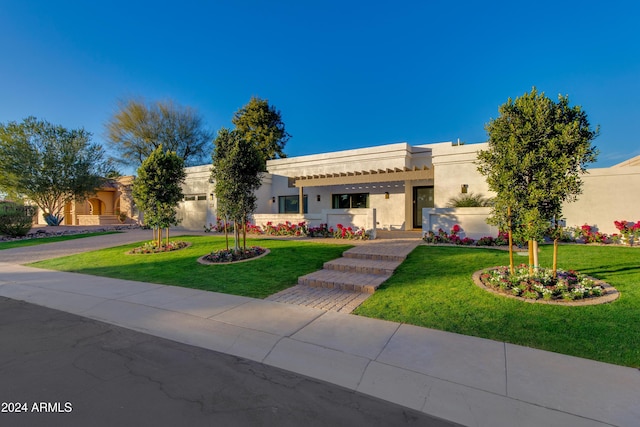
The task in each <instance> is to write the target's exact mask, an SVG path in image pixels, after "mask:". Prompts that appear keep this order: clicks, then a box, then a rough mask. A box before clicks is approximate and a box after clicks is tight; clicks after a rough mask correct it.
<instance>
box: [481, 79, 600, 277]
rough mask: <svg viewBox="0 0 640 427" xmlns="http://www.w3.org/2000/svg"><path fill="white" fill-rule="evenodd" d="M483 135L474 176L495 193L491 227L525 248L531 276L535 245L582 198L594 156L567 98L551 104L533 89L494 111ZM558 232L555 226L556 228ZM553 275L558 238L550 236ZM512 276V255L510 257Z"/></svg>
mask: <svg viewBox="0 0 640 427" xmlns="http://www.w3.org/2000/svg"><path fill="white" fill-rule="evenodd" d="M498 111H499V112H500V115H499V117H498V118H497V119H493V120H491V121H490V122H489V123H488V124H487V126H486V130H487V133H488V135H489V148H488V150H484V151H480V153H479V154H478V161H477V164H478V170H479V171H480V173H481V174H483V175H484V176H486V179H487V183H488V185H489V188H490V189H491V190H493V191H495V192H496V197H495V199H494V208H493V212H492V215H491V217H490V218H489V222H490V223H492V224H495V225H497V226H499V227H500V229H502V230H505V229H506V230H508V231H509V233H510V236H516V238H519V239H521V240H525V241H528V242H529V265H530V272H531V273H533V270H532V269H533V267H534V265H535V264H536V262H534V259H533V256H534V252H533V248H534V242H537V241H539V240H541V239H542V237H543V236H544V234H545V232H547V231H548V229H549V226H550V225H551V224H557V223H558V220H559V219H560V218H561V217H562V204H563V203H564V202H571V201H574V200H576V198H577V196H578V195H579V194H580V193H581V192H582V180H581V178H580V177H581V175H582V174H583V173H585V172H586V169H585V168H586V165H587V164H589V163H591V162H594V161H595V160H596V156H597V150H596V148H595V147H593V146H592V145H591V144H592V141H593V140H594V139H595V138H596V136H597V135H598V129H595V130H593V129H591V127H590V125H589V121H588V120H587V115H586V113H585V112H584V111H582V109H581V107H579V106H574V107H571V106H569V99H568V97H567V96H561V95H560V96H558V101H557V102H554V101H552V100H551V99H549V98H547V97H546V96H545V95H544V93H538V92H537V90H536V89H535V88H533V89H532V91H531V93H525V94H524V95H523V96H521V97H519V98H516V99H515V100H512V99H511V98H509V100H508V101H507V102H506V103H505V104H503V105H502V106H500V108H499V109H498ZM555 227H556V228H557V225H556V226H555ZM553 237H554V243H555V245H554V274H555V266H556V259H557V242H558V233H557V232H556V233H555V234H554V235H553ZM510 263H511V269H512V271H513V253H512V252H510Z"/></svg>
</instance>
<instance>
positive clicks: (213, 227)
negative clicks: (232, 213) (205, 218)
mask: <svg viewBox="0 0 640 427" xmlns="http://www.w3.org/2000/svg"><path fill="white" fill-rule="evenodd" d="M225 226H226V227H227V231H231V230H233V222H228V223H225V222H224V220H223V219H222V218H216V223H215V224H213V223H211V222H210V223H209V226H208V227H207V226H206V225H205V226H204V232H205V233H211V232H217V233H224V228H225Z"/></svg>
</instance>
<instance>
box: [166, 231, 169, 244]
mask: <svg viewBox="0 0 640 427" xmlns="http://www.w3.org/2000/svg"><path fill="white" fill-rule="evenodd" d="M165 246H169V227H167V241H166V242H165Z"/></svg>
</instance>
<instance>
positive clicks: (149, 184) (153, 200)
mask: <svg viewBox="0 0 640 427" xmlns="http://www.w3.org/2000/svg"><path fill="white" fill-rule="evenodd" d="M137 174H138V176H137V177H136V179H135V180H134V181H133V190H132V195H133V199H134V200H135V202H136V204H137V205H138V207H139V208H140V209H141V210H142V211H144V219H145V223H147V224H148V225H150V226H151V227H152V228H153V230H154V239H155V238H157V241H156V244H157V247H161V246H162V238H161V234H162V233H161V230H162V229H163V228H166V230H167V241H166V244H169V227H170V226H171V225H178V223H179V222H180V221H179V219H178V218H177V217H176V206H177V205H178V202H180V200H182V198H183V197H184V195H183V194H182V183H183V182H184V180H185V177H186V173H185V171H184V160H183V159H182V158H181V157H179V156H178V155H177V154H176V153H174V152H171V151H166V152H164V151H163V147H162V146H159V147H158V148H156V149H155V150H154V151H153V152H152V153H151V154H150V155H149V157H147V158H146V159H145V160H144V161H143V162H142V165H141V166H140V167H139V168H138V171H137ZM155 230H157V231H158V233H157V236H156V234H155Z"/></svg>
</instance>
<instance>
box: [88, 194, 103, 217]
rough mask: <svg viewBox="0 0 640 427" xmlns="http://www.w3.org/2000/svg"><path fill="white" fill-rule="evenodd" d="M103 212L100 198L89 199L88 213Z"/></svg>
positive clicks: (97, 213)
mask: <svg viewBox="0 0 640 427" xmlns="http://www.w3.org/2000/svg"><path fill="white" fill-rule="evenodd" d="M103 213H104V202H103V201H102V200H100V199H96V198H93V199H89V215H102V214H103Z"/></svg>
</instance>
